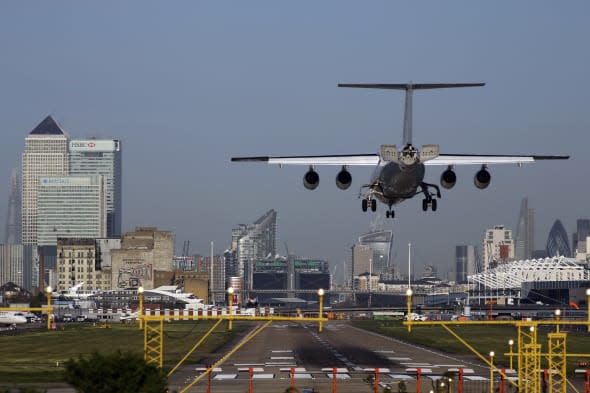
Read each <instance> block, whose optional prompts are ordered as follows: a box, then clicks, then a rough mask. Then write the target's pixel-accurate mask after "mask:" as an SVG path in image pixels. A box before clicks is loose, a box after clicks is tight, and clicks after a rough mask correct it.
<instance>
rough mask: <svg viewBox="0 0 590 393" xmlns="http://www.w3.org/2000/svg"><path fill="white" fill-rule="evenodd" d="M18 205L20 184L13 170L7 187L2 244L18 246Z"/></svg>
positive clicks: (19, 228)
mask: <svg viewBox="0 0 590 393" xmlns="http://www.w3.org/2000/svg"><path fill="white" fill-rule="evenodd" d="M20 205H21V198H20V184H19V181H18V170H17V169H16V168H15V169H13V170H12V173H11V174H10V184H9V187H8V212H7V213H6V228H5V231H4V244H20V236H21V225H20V220H21V216H20V215H21V212H20V209H21V207H20Z"/></svg>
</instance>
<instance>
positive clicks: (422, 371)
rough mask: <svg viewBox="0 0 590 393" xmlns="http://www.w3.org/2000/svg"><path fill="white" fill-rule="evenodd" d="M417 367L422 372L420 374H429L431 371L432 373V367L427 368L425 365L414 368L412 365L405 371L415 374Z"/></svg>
mask: <svg viewBox="0 0 590 393" xmlns="http://www.w3.org/2000/svg"><path fill="white" fill-rule="evenodd" d="M418 369H420V373H422V374H431V373H432V369H430V368H427V367H425V368H422V367H417V368H414V367H412V368H406V372H407V373H414V374H415V373H417V372H418Z"/></svg>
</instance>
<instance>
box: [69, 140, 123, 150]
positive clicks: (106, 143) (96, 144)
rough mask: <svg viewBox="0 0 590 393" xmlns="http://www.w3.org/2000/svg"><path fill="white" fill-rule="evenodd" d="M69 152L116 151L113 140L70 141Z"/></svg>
mask: <svg viewBox="0 0 590 393" xmlns="http://www.w3.org/2000/svg"><path fill="white" fill-rule="evenodd" d="M70 151H116V142H115V141H113V140H83V141H80V140H77V141H70Z"/></svg>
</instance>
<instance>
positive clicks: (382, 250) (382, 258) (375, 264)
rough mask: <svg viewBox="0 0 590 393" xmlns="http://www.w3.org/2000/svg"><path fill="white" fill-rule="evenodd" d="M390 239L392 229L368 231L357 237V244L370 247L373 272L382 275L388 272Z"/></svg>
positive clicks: (391, 238) (391, 237)
mask: <svg viewBox="0 0 590 393" xmlns="http://www.w3.org/2000/svg"><path fill="white" fill-rule="evenodd" d="M392 240H393V231H392V230H386V231H376V232H369V233H366V234H364V235H361V236H360V237H359V242H358V244H360V245H362V246H369V247H370V248H371V251H372V260H371V263H372V273H373V274H376V275H383V274H386V273H389V272H390V264H389V259H390V256H391V244H392Z"/></svg>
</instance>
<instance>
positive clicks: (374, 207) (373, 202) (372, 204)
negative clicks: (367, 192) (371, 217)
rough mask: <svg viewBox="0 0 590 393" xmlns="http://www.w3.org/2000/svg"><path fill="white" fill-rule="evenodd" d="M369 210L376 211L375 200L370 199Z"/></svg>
mask: <svg viewBox="0 0 590 393" xmlns="http://www.w3.org/2000/svg"><path fill="white" fill-rule="evenodd" d="M371 210H372V211H374V212H376V211H377V200H376V199H371Z"/></svg>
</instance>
